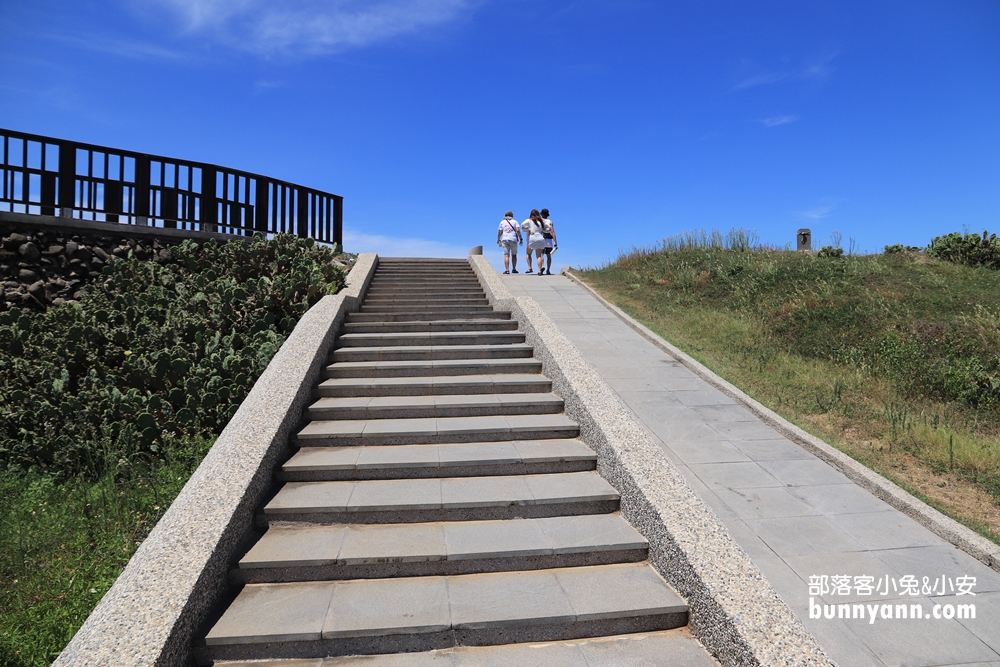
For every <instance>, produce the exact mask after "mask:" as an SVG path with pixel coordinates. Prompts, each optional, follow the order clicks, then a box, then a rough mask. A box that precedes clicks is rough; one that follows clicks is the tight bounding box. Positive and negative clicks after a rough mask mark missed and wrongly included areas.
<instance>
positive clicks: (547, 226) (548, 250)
mask: <svg viewBox="0 0 1000 667" xmlns="http://www.w3.org/2000/svg"><path fill="white" fill-rule="evenodd" d="M541 217H542V228H543V229H542V236H543V237H544V238H545V248H544V249H543V252H544V253H545V273H547V274H549V275H550V276H551V275H552V253H554V252H555V251H556V250H558V249H559V239H557V238H556V226H555V225H554V224H552V221H551V220H549V209H547V208H543V209H542V211H541ZM539 264H541V262H539ZM539 271H541V269H539Z"/></svg>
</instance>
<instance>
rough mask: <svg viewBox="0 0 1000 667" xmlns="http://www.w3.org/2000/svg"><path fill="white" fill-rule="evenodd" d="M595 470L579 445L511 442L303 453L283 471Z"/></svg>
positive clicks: (564, 441)
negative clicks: (546, 466)
mask: <svg viewBox="0 0 1000 667" xmlns="http://www.w3.org/2000/svg"><path fill="white" fill-rule="evenodd" d="M577 462H586V463H590V464H596V462H597V455H596V454H595V453H594V451H593V450H592V449H590V447H588V446H587V445H585V444H583V443H582V442H580V441H579V440H573V439H560V440H555V439H554V440H511V441H507V442H467V443H453V444H443V445H388V446H382V447H378V446H374V447H373V446H368V445H356V446H351V447H303V448H301V449H299V451H297V452H296V453H295V454H293V455H292V457H291V458H289V459H288V461H286V462H285V463H284V464H283V465H282V466H281V473H282V474H296V473H323V472H327V473H334V472H354V471H371V472H372V473H374V474H386V475H388V474H390V473H391V472H392V471H393V470H398V469H411V468H418V469H422V470H425V471H427V474H428V475H432V474H433V475H436V476H441V477H444V476H454V475H450V474H449V471H450V470H453V469H455V468H468V467H472V466H480V467H483V468H486V467H494V468H505V467H509V466H511V465H530V464H534V465H537V464H543V463H559V464H567V463H577Z"/></svg>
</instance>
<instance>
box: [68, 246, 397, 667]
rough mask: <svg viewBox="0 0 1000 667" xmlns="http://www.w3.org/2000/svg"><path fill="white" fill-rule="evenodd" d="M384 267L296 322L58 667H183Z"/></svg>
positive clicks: (366, 272) (360, 270)
mask: <svg viewBox="0 0 1000 667" xmlns="http://www.w3.org/2000/svg"><path fill="white" fill-rule="evenodd" d="M377 264H378V256H377V255H374V254H363V255H359V256H358V260H357V263H356V264H355V265H354V268H353V269H352V270H351V272H350V273H349V274H348V276H347V285H346V286H345V287H344V289H343V290H341V291H340V292H339V293H338V294H336V295H332V296H326V297H324V298H323V299H321V300H320V301H319V303H317V304H316V305H315V306H313V307H312V308H311V309H310V310H309V311H308V312H307V313H306V314H305V315H304V316H303V317H302V319H301V320H300V321H299V323H298V324H297V325H296V327H295V329H294V330H293V331H292V333H291V335H290V336H289V337H288V339H287V340H286V341H285V343H284V345H282V346H281V349H280V350H278V353H277V354H276V355H275V356H274V358H273V359H272V360H271V363H270V364H268V366H267V368H266V369H265V370H264V373H263V374H262V375H261V376H260V379H258V380H257V382H256V384H254V386H253V389H252V390H251V391H250V394H249V395H248V396H247V398H246V399H245V400H244V401H243V403H242V404H241V405H240V408H239V410H238V411H237V412H236V415H234V416H233V418H232V419H231V420H230V422H229V425H228V426H226V428H225V429H224V430H223V431H222V433H221V434H220V435H219V437H218V439H217V440H216V441H215V444H214V445H213V446H212V449H211V450H210V451H209V453H208V455H207V456H206V457H205V460H204V461H202V463H201V465H200V466H198V469H197V470H196V471H195V472H194V474H193V475H192V476H191V479H190V480H189V481H188V483H187V484H186V485H185V486H184V488H183V489H182V490H181V493H180V495H178V496H177V499H176V500H175V501H174V503H173V504H172V505H171V506H170V509H169V510H167V512H166V514H164V515H163V518H162V519H160V521H159V523H157V525H156V527H155V528H154V529H153V531H152V532H151V533H150V534H149V537H148V538H147V539H146V540H145V541H144V542H143V543H142V545H141V546H140V547H139V549H138V550H137V551H136V553H135V555H134V556H133V557H132V559H131V560H130V561H129V563H128V565H127V566H126V568H125V570H124V572H122V574H121V576H119V577H118V579H117V581H115V583H114V585H113V586H112V587H111V590H109V591H108V592H107V594H106V595H105V596H104V597H103V598H102V599H101V601H100V603H98V605H97V607H96V608H95V609H94V611H93V613H91V615H90V616H89V617H88V618H87V620H86V621H85V622H84V624H83V626H82V627H81V628H80V630H79V631H78V632H77V633H76V635H75V636H74V637H73V639H72V641H70V643H69V645H67V646H66V648H65V649H64V650H63V652H62V653H61V654H60V656H59V657H58V658H57V659H56V661H55V662H54V663H53V665H56V666H57V667H68V666H70V665H73V666H74V667H76V666H82V665H93V666H95V667H96V666H98V665H101V666H107V665H121V666H122V667H135V666H138V665H157V666H164V667H165V666H174V665H177V666H180V665H186V664H189V663H190V662H191V656H192V639H193V638H194V635H195V633H196V632H197V630H198V628H199V626H200V624H201V623H203V622H204V620H205V618H206V617H207V615H208V614H209V613H211V610H212V608H213V606H214V605H215V604H216V603H217V602H218V601H219V600H220V599H221V598H222V596H223V595H224V593H225V589H226V581H227V572H228V569H229V566H230V563H231V561H232V559H233V558H234V557H235V556H236V555H237V554H238V552H239V550H240V548H241V546H242V545H243V543H244V541H245V540H246V538H247V536H248V535H250V533H251V531H252V528H253V512H254V510H255V509H256V508H257V506H258V504H259V503H260V502H261V500H262V498H263V497H264V495H265V494H266V493H267V492H268V490H269V489H270V488H271V484H272V475H273V471H274V467H275V465H276V464H277V463H278V462H279V461H280V460H282V459H283V458H284V457H286V456H287V452H288V439H289V435H290V434H291V433H292V432H293V431H294V430H295V429H296V428H297V427H298V425H299V424H300V422H301V419H302V411H303V409H304V407H305V405H306V403H307V402H308V401H309V399H310V397H311V395H312V387H313V385H314V384H315V383H316V382H317V381H318V378H319V374H320V371H321V369H322V368H323V366H324V365H325V363H326V360H327V355H328V353H329V349H330V347H331V346H332V344H333V341H334V337H335V335H336V332H337V331H338V327H339V325H340V323H341V322H342V321H343V319H344V317H345V315H346V314H347V313H348V312H351V311H354V310H357V308H358V307H359V305H360V303H361V299H362V298H363V297H364V294H365V291H366V290H367V289H368V285H369V284H370V283H371V279H372V275H373V274H374V272H375V267H376V266H377Z"/></svg>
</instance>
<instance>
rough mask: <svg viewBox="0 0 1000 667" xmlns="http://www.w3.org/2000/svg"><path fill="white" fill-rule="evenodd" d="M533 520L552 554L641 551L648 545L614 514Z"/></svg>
mask: <svg viewBox="0 0 1000 667" xmlns="http://www.w3.org/2000/svg"><path fill="white" fill-rule="evenodd" d="M535 521H536V522H537V524H538V526H539V527H540V528H541V530H542V531H543V532H544V533H545V535H546V537H547V538H548V540H549V544H550V545H551V547H552V551H553V553H556V554H572V553H587V552H592V551H607V550H611V549H642V548H644V547H646V546H647V545H648V542H647V541H646V538H645V537H643V536H642V535H640V534H639V532H638V531H636V530H635V528H633V527H632V526H630V525H629V524H628V522H627V521H625V520H624V519H622V518H621V516H620V515H618V514H582V515H578V516H559V517H551V518H546V519H536V520H535Z"/></svg>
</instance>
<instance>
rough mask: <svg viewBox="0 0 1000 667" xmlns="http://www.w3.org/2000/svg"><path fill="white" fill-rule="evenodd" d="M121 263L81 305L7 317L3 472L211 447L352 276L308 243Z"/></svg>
mask: <svg viewBox="0 0 1000 667" xmlns="http://www.w3.org/2000/svg"><path fill="white" fill-rule="evenodd" d="M171 254H172V259H171V260H170V261H169V262H166V263H156V262H149V261H141V260H138V259H135V258H133V257H131V256H130V257H129V258H127V259H116V260H113V261H110V262H109V263H108V264H107V265H106V266H105V268H104V279H103V282H98V283H96V284H94V285H92V286H91V288H90V290H89V292H88V294H87V296H86V297H85V298H84V299H83V300H82V301H81V302H80V303H79V304H76V305H73V306H68V305H67V306H60V307H58V308H54V309H52V310H50V311H49V312H47V313H39V314H35V313H26V312H21V311H19V310H17V309H11V310H10V311H8V312H6V313H2V314H0V348H2V349H4V350H7V351H8V353H7V354H6V355H4V356H3V357H0V378H2V379H0V415H2V427H0V464H3V465H6V466H7V467H16V468H17V467H19V468H22V469H28V468H36V469H38V470H41V471H44V472H46V473H48V474H55V475H58V476H60V477H67V476H71V475H77V474H80V473H84V474H86V475H88V476H89V477H91V478H97V477H100V476H101V475H103V474H104V472H105V471H104V468H106V466H107V462H108V461H114V460H117V459H118V458H119V457H120V458H124V459H127V460H132V459H133V457H134V456H136V455H139V456H146V457H152V458H156V457H160V456H162V454H163V448H164V447H170V446H172V445H173V444H174V443H176V442H179V441H181V440H190V439H192V438H202V437H213V436H214V435H217V434H218V433H219V431H220V430H221V429H222V428H223V427H224V426H225V424H226V423H227V422H228V421H229V419H230V417H232V415H233V414H234V413H235V411H236V408H237V406H238V405H239V404H240V402H241V401H242V400H243V398H244V396H245V394H246V392H247V391H248V390H249V388H250V387H251V386H252V385H253V383H254V381H255V380H256V379H257V377H258V376H259V375H260V373H261V371H263V369H264V368H265V367H266V366H267V364H268V362H269V361H270V359H271V357H272V356H273V355H274V353H275V352H276V351H277V350H278V348H279V347H280V346H281V344H282V343H283V342H284V340H285V337H286V336H287V335H288V333H289V332H290V331H291V330H292V328H293V327H294V326H295V323H296V322H297V321H298V319H299V317H300V316H301V315H302V314H303V313H304V312H305V311H306V310H307V309H308V308H309V306H311V305H312V304H314V303H315V302H316V301H318V300H319V299H320V298H321V297H322V296H323V295H325V294H330V293H334V292H336V291H338V290H339V289H340V288H341V287H342V286H343V283H344V272H343V270H342V269H340V268H339V267H338V266H335V265H334V264H332V263H331V260H332V258H333V253H332V251H331V250H330V249H329V248H325V247H321V246H318V245H316V244H314V243H313V242H312V240H311V239H299V238H297V237H294V236H289V235H279V236H276V237H275V238H274V239H272V240H265V239H264V238H262V237H259V236H258V237H256V238H254V239H253V240H252V241H249V242H243V241H231V242H227V243H221V244H219V243H215V242H214V241H210V242H208V243H205V244H204V245H201V246H199V245H198V244H196V243H194V242H193V241H185V242H184V243H183V244H182V245H180V246H177V247H174V248H172V249H171Z"/></svg>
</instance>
